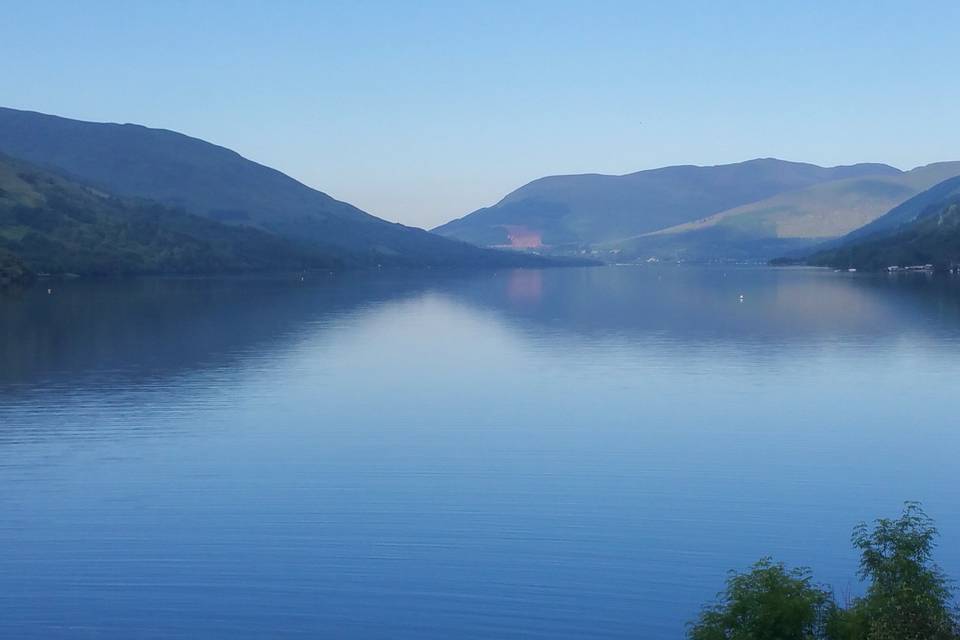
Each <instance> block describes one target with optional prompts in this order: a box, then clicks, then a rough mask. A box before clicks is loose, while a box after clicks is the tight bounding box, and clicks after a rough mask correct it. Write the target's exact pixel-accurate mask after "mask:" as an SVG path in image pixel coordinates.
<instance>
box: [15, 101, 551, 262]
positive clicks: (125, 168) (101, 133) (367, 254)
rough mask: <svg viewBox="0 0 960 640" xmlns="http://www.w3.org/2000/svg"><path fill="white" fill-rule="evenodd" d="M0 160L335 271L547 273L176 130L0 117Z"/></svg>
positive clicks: (520, 258) (25, 115) (19, 114)
mask: <svg viewBox="0 0 960 640" xmlns="http://www.w3.org/2000/svg"><path fill="white" fill-rule="evenodd" d="M0 152H2V153H5V154H7V155H10V156H13V157H16V158H20V159H23V160H26V161H28V162H30V163H33V164H35V165H38V166H40V167H42V168H45V169H50V170H53V171H55V172H57V173H60V174H62V175H63V176H64V177H66V178H69V179H75V180H77V181H79V182H82V183H84V184H87V185H90V186H93V187H95V188H97V189H101V190H103V191H105V192H107V193H110V194H113V195H116V196H120V197H127V198H142V199H148V200H152V201H155V202H157V203H160V204H161V205H164V206H167V207H173V208H178V209H182V210H183V211H184V212H186V213H189V214H194V215H196V216H201V217H204V218H208V219H211V220H214V221H217V222H221V223H226V224H230V225H234V226H242V227H253V228H256V229H259V230H261V231H264V232H269V233H271V234H274V235H277V236H280V237H282V238H285V239H287V240H288V241H291V242H294V243H297V244H298V245H300V246H301V247H303V248H305V249H309V250H310V251H312V252H320V253H322V254H323V255H325V256H326V258H327V259H328V260H329V261H331V262H336V263H339V264H344V265H352V266H372V265H378V264H384V265H406V266H483V265H495V266H510V265H515V266H527V265H543V264H548V263H547V261H545V260H543V259H538V258H536V257H535V256H525V255H520V254H517V253H505V252H490V251H484V250H480V249H477V248H476V247H472V246H470V245H468V244H466V243H463V242H457V241H452V240H449V239H445V238H441V237H438V236H435V235H433V234H430V233H428V232H426V231H424V230H422V229H416V228H412V227H406V226H403V225H400V224H393V223H389V222H386V221H384V220H381V219H379V218H376V217H374V216H372V215H370V214H368V213H365V212H363V211H361V210H360V209H358V208H356V207H354V206H352V205H350V204H347V203H345V202H340V201H338V200H335V199H333V198H331V197H330V196H328V195H327V194H325V193H321V192H320V191H317V190H315V189H311V188H310V187H307V186H306V185H304V184H301V183H299V182H297V181H296V180H294V179H293V178H290V177H289V176H286V175H284V174H282V173H280V172H279V171H276V170H274V169H271V168H269V167H265V166H263V165H260V164H257V163H255V162H252V161H250V160H247V159H246V158H244V157H242V156H240V155H239V154H237V153H235V152H234V151H231V150H229V149H225V148H223V147H219V146H216V145H213V144H210V143H208V142H204V141H203V140H198V139H196V138H191V137H188V136H185V135H183V134H180V133H175V132H173V131H167V130H163V129H150V128H147V127H143V126H140V125H135V124H110V123H93V122H83V121H79V120H70V119H67V118H60V117H57V116H50V115H45V114H40V113H35V112H30V111H19V110H15V109H7V108H0Z"/></svg>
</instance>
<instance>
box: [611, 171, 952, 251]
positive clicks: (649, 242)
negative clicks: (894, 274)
mask: <svg viewBox="0 0 960 640" xmlns="http://www.w3.org/2000/svg"><path fill="white" fill-rule="evenodd" d="M957 175H960V162H943V163H937V164H931V165H927V166H924V167H918V168H916V169H913V170H911V171H907V172H903V173H899V174H895V175H881V176H868V177H861V178H849V179H844V180H836V181H832V182H826V183H822V184H817V185H813V186H810V187H807V188H805V189H799V190H796V191H791V192H786V193H781V194H778V195H776V196H773V197H771V198H767V199H765V200H761V201H759V202H754V203H750V204H747V205H743V206H740V207H735V208H733V209H730V210H728V211H723V212H720V213H717V214H715V215H713V216H709V217H707V218H704V219H701V220H697V221H694V222H689V223H686V224H683V225H677V226H675V227H670V228H667V229H663V230H660V231H656V232H654V233H651V234H646V235H644V236H640V237H637V238H631V239H630V240H628V241H625V242H622V243H618V244H617V245H616V246H617V248H619V249H621V250H622V253H623V255H624V256H625V257H644V256H648V255H653V256H658V257H677V258H686V259H768V258H771V257H774V256H777V255H783V254H785V253H789V252H795V251H798V250H802V249H804V248H808V247H811V246H814V245H817V244H819V243H822V242H824V241H825V240H827V239H831V238H836V237H839V236H843V235H845V234H847V233H849V232H851V231H853V230H855V229H858V228H860V227H862V226H863V225H866V224H869V223H871V222H872V221H874V220H877V219H878V218H880V217H881V216H883V215H884V214H885V213H886V212H887V211H890V210H891V209H892V208H894V207H896V206H897V205H899V204H901V203H903V202H904V201H906V200H908V199H910V198H911V197H913V196H914V195H916V194H917V193H919V192H922V191H924V190H926V189H928V188H930V187H931V186H933V185H935V184H937V183H939V182H941V181H943V180H944V179H947V178H951V177H953V176H957Z"/></svg>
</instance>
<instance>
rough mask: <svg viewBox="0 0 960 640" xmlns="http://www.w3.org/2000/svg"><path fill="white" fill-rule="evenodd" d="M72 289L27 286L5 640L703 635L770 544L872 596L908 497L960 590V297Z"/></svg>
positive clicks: (765, 279)
mask: <svg viewBox="0 0 960 640" xmlns="http://www.w3.org/2000/svg"><path fill="white" fill-rule="evenodd" d="M52 286H53V288H54V290H53V293H52V295H47V292H46V285H44V286H43V287H41V288H36V289H33V290H30V291H28V292H26V293H24V294H22V295H20V296H19V297H9V296H8V297H4V298H0V637H2V638H17V639H19V640H29V639H34V638H37V639H41V638H42V639H44V640H50V639H59V638H71V639H73V638H98V639H99V638H106V639H110V640H114V639H116V640H121V639H122V640H129V639H134V638H151V639H152V638H178V639H181V638H182V639H188V638H189V639H194V638H214V639H230V640H235V639H253V638H257V639H259V638H271V639H277V638H279V639H284V638H338V639H339V638H342V639H350V640H353V639H364V640H367V639H391V640H398V639H400V640H404V639H411V638H417V639H421V638H424V639H437V640H440V639H443V640H448V639H450V638H457V639H470V638H550V639H562V638H644V639H651V638H652V639H658V638H664V639H666V638H678V637H680V636H682V634H683V630H684V623H685V622H686V621H687V620H689V619H690V618H691V617H693V616H694V615H695V614H696V612H697V610H698V608H699V606H700V604H701V603H702V602H704V601H706V600H708V599H710V598H711V597H712V596H713V594H714V593H715V592H716V591H717V590H719V589H720V587H721V586H722V581H723V579H724V575H725V572H726V571H727V570H728V569H730V568H734V567H743V566H745V565H747V564H749V563H751V562H753V561H754V560H756V559H758V558H760V557H762V556H764V555H772V556H774V557H776V558H778V559H782V560H785V561H787V562H790V563H797V564H807V565H810V566H811V567H812V568H813V570H814V571H815V573H816V575H817V577H818V578H819V579H820V580H822V581H824V582H828V583H830V584H832V585H833V586H834V587H835V588H836V589H837V591H838V592H839V593H841V594H856V593H858V592H859V590H860V589H861V587H860V585H859V584H858V583H857V581H856V579H855V568H856V556H855V554H854V552H853V550H852V549H851V548H850V545H849V543H848V540H849V534H850V530H851V528H852V527H853V525H854V524H855V523H856V522H857V521H859V520H861V519H871V518H874V517H877V516H894V515H896V514H897V513H898V510H899V505H900V503H901V502H902V501H903V500H907V499H917V500H922V501H923V502H924V504H925V506H926V508H927V511H928V512H929V513H930V514H931V515H932V516H933V517H934V518H935V519H936V520H937V522H938V524H939V525H940V528H941V530H942V534H943V536H942V538H941V546H940V549H939V551H938V559H939V560H940V562H941V564H942V565H943V567H944V569H946V570H947V571H948V572H949V573H950V574H952V576H953V577H954V578H960V482H958V477H957V459H958V453H960V424H958V418H957V415H958V414H957V407H958V396H960V286H958V283H956V282H951V281H949V280H937V279H927V278H925V277H923V276H918V277H913V278H907V279H903V278H901V279H889V278H887V277H877V278H873V277H866V276H850V275H848V274H834V273H830V272H821V271H808V270H768V269H728V270H726V271H725V270H723V269H695V268H613V267H611V268H595V269H568V270H554V271H547V272H537V271H517V272H500V273H497V274H491V273H480V274H473V275H468V274H450V273H446V274H432V275H426V276H425V275H414V274H378V275H351V276H337V277H329V278H316V279H313V280H308V281H307V282H304V283H301V282H299V281H295V280H278V279H220V280H189V279H153V280H131V281H121V282H100V283H97V282H73V283H55V284H53V285H52ZM741 294H743V296H744V300H743V302H740V301H739V296H740V295H741Z"/></svg>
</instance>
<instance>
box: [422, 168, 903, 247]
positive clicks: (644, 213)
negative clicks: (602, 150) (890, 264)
mask: <svg viewBox="0 0 960 640" xmlns="http://www.w3.org/2000/svg"><path fill="white" fill-rule="evenodd" d="M899 173H900V171H899V170H897V169H895V168H893V167H890V166H887V165H882V164H859V165H854V166H849V167H833V168H824V167H818V166H816V165H812V164H805V163H798V162H785V161H783V160H776V159H772V158H766V159H758V160H751V161H748V162H741V163H737V164H728V165H718V166H713V167H697V166H677V167H665V168H662V169H653V170H650V171H640V172H637V173H631V174H627V175H622V176H610V175H597V174H588V175H572V176H552V177H548V178H541V179H539V180H535V181H533V182H531V183H529V184H527V185H525V186H523V187H521V188H520V189H517V190H516V191H514V192H512V193H510V194H509V195H507V196H506V197H505V198H503V200H501V201H500V202H499V203H497V204H496V205H494V206H492V207H488V208H485V209H480V210H478V211H475V212H473V213H471V214H469V215H467V216H464V217H463V218H460V219H458V220H454V221H452V222H449V223H447V224H445V225H443V226H440V227H438V228H437V229H434V231H435V232H436V233H440V234H443V235H446V236H450V237H455V238H460V239H462V240H467V241H470V242H474V243H477V244H485V245H499V244H510V243H511V238H513V239H514V241H516V238H517V237H521V236H522V237H523V238H535V239H537V240H538V241H539V242H541V243H542V244H545V245H560V244H565V243H580V244H596V243H606V242H613V241H617V240H622V239H624V238H628V237H632V236H637V235H640V234H644V233H649V232H653V231H657V230H660V229H664V228H667V227H671V226H674V225H678V224H683V223H686V222H690V221H693V220H698V219H700V218H704V217H706V216H709V215H712V214H715V213H718V212H720V211H724V210H727V209H730V208H733V207H737V206H740V205H744V204H747V203H751V202H756V201H758V200H763V199H765V198H768V197H771V196H773V195H776V194H778V193H783V192H786V191H794V190H797V189H803V188H805V187H809V186H811V185H815V184H819V183H822V182H829V181H834V180H841V179H847V178H857V177H863V176H895V175H898V174H899Z"/></svg>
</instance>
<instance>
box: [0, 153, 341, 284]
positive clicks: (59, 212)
mask: <svg viewBox="0 0 960 640" xmlns="http://www.w3.org/2000/svg"><path fill="white" fill-rule="evenodd" d="M0 251H4V252H5V253H6V254H7V255H8V256H12V257H13V258H12V259H16V260H17V261H18V262H22V263H23V264H25V265H26V266H27V267H28V268H29V269H30V270H32V271H34V272H37V273H41V272H46V273H76V274H91V275H103V274H119V273H210V272H234V271H262V270H280V269H304V268H333V267H339V266H342V265H341V264H340V263H339V262H337V261H336V260H335V259H333V258H331V257H329V256H325V255H323V254H321V253H319V252H314V251H311V250H308V249H304V248H301V247H299V246H296V245H293V244H292V243H290V242H289V241H287V240H284V239H282V238H279V237H277V236H274V235H272V234H269V233H266V232H264V231H260V230H258V229H254V228H249V227H231V226H228V225H224V224H221V223H218V222H214V221H212V220H206V219H204V218H200V217H198V216H194V215H190V214H187V213H183V212H181V211H175V210H172V209H170V208H168V207H164V206H162V205H159V204H156V203H152V202H147V201H140V200H131V199H126V198H117V197H114V196H111V195H108V194H106V193H103V192H101V191H98V190H96V189H93V188H90V187H87V186H85V185H82V184H79V183H77V182H75V181H71V180H67V179H65V178H63V177H61V176H58V175H56V174H54V173H51V172H49V171H45V170H43V169H39V168H37V167H34V166H32V165H29V164H28V163H25V162H22V161H19V160H14V159H12V158H9V157H5V156H0Z"/></svg>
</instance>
